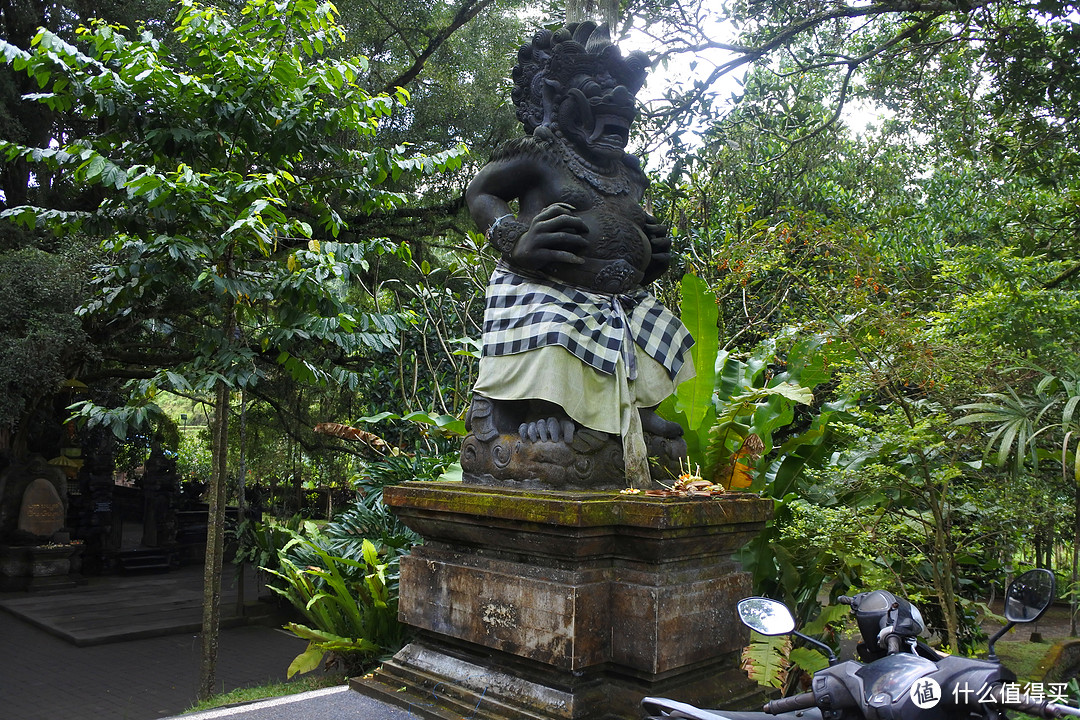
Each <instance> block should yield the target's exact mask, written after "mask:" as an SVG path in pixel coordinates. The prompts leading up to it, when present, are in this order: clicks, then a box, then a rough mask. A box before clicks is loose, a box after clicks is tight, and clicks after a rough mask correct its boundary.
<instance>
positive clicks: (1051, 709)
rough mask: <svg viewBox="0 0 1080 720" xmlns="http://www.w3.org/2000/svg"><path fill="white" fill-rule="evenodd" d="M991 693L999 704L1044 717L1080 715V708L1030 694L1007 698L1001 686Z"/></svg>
mask: <svg viewBox="0 0 1080 720" xmlns="http://www.w3.org/2000/svg"><path fill="white" fill-rule="evenodd" d="M991 693H992V697H993V698H994V701H995V702H996V703H997V704H998V705H1000V706H1001V707H1003V708H1007V709H1009V710H1018V711H1020V712H1022V713H1026V714H1028V715H1035V716H1037V717H1042V718H1061V717H1080V708H1074V707H1070V706H1068V705H1061V704H1058V703H1054V702H1050V701H1049V700H1047V699H1045V698H1043V699H1036V698H1033V697H1031V696H1030V695H1025V694H1021V695H1020V696H1019V697H1018V698H1015V699H1012V698H1010V699H1008V700H1006V699H1005V698H1004V697H1003V695H1004V691H1003V690H1002V688H1001V687H996V688H994V689H993V690H991Z"/></svg>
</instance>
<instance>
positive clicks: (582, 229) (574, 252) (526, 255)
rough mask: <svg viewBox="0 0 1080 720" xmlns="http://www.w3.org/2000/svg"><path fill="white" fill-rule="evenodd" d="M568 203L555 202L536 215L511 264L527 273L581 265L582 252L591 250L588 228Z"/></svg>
mask: <svg viewBox="0 0 1080 720" xmlns="http://www.w3.org/2000/svg"><path fill="white" fill-rule="evenodd" d="M573 213H574V208H573V206H571V205H568V204H566V203H552V204H551V205H548V206H547V207H546V208H544V209H543V210H541V211H540V212H538V213H536V216H535V217H534V218H533V219H532V223H531V224H530V225H529V229H528V230H526V231H525V234H524V235H522V236H521V237H520V238H519V239H518V241H517V243H516V244H515V245H514V249H513V250H512V251H511V252H510V261H511V262H512V263H513V264H515V265H517V266H518V267H521V268H524V269H526V270H537V269H539V268H541V267H543V266H545V265H550V264H552V263H566V264H569V265H580V264H581V263H583V262H585V260H584V259H583V258H582V257H581V256H580V254H579V253H581V252H582V251H584V250H585V249H586V248H588V247H589V241H588V240H586V239H585V234H586V233H588V231H589V228H588V226H587V225H586V224H585V221H584V220H582V219H581V218H580V217H578V216H577V215H574V214H573Z"/></svg>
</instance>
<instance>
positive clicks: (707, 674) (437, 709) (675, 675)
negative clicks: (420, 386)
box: [353, 483, 772, 720]
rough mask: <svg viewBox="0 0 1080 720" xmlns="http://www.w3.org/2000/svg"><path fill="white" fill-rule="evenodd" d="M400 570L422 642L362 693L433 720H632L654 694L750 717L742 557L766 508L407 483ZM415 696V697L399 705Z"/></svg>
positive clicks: (399, 495) (733, 501)
mask: <svg viewBox="0 0 1080 720" xmlns="http://www.w3.org/2000/svg"><path fill="white" fill-rule="evenodd" d="M384 499H385V501H386V502H387V504H388V505H389V506H390V507H391V508H392V509H393V510H394V512H395V513H396V514H397V515H398V517H400V518H401V519H402V520H403V521H404V522H405V523H406V524H407V525H408V526H409V527H411V528H413V529H414V530H416V531H417V532H419V533H420V534H421V535H423V537H424V544H423V545H421V546H418V547H416V548H414V549H413V552H412V553H411V554H410V555H409V556H407V557H405V558H403V559H402V562H401V584H400V588H401V597H400V605H399V615H400V618H401V619H402V620H403V621H404V622H405V623H407V624H409V625H411V626H413V627H415V628H416V629H417V631H418V636H417V639H416V640H415V641H414V642H413V643H411V644H410V645H408V646H407V647H406V648H405V649H403V650H402V651H401V652H399V653H398V654H397V655H396V656H394V658H393V659H392V660H391V661H389V662H387V663H386V664H384V665H383V666H382V667H381V668H380V669H379V670H378V671H377V672H376V673H375V674H374V675H373V676H370V677H368V678H366V679H355V680H354V681H353V683H354V687H356V688H357V689H360V690H361V691H363V692H366V693H369V694H376V695H379V696H381V697H382V698H383V699H385V700H387V701H389V702H395V703H397V704H400V705H402V706H404V707H408V708H410V709H412V710H413V712H416V713H418V714H420V715H421V716H423V717H434V718H449V717H454V718H460V717H462V716H468V715H469V713H470V712H473V711H475V712H476V714H475V715H473V717H480V718H530V719H536V720H538V719H540V718H544V719H545V720H554V719H556V718H558V719H565V720H570V719H581V718H589V719H594V718H595V719H600V718H637V717H640V714H639V712H638V710H637V705H638V703H639V702H640V700H641V698H642V697H644V696H646V695H664V696H670V697H675V698H678V699H680V700H685V701H687V702H692V703H695V704H701V705H709V706H718V705H726V706H731V705H735V706H743V705H746V704H747V702H748V700H749V698H750V697H752V696H754V695H755V694H756V692H757V691H756V687H754V686H752V685H751V684H750V683H749V681H748V680H747V679H746V675H745V673H743V672H742V671H741V670H739V668H738V655H739V652H740V651H741V650H742V648H743V647H744V646H745V645H746V644H747V640H748V638H747V632H746V630H745V628H744V627H743V626H742V625H741V624H740V623H739V622H738V618H737V617H736V614H735V603H736V602H737V601H738V600H739V599H740V598H742V597H745V596H746V595H749V594H751V593H750V580H749V576H748V574H747V573H745V572H743V571H742V570H741V569H740V568H739V566H738V564H737V563H736V562H735V561H734V560H733V558H732V554H733V553H734V552H735V551H736V550H738V549H739V548H740V547H742V546H743V545H744V544H745V543H746V542H747V541H748V540H750V539H751V538H752V537H753V536H754V534H756V533H757V532H759V531H760V530H761V528H762V527H763V526H764V523H765V521H766V519H767V518H768V517H769V515H770V513H771V508H772V505H771V503H770V502H769V501H768V500H764V499H761V498H758V497H756V496H754V495H748V494H741V493H732V494H731V495H728V496H724V497H722V498H719V499H704V500H702V499H691V498H680V497H649V496H626V495H620V494H618V493H601V492H545V491H526V490H514V489H507V488H483V487H474V486H468V485H458V484H456V483H408V484H406V485H403V486H397V487H392V488H387V489H386V490H385V494H384ZM402 688H405V689H406V691H405V692H401V690H402Z"/></svg>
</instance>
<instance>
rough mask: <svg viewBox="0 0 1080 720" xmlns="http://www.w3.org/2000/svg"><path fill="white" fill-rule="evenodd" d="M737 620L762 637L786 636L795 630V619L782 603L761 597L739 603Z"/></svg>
mask: <svg viewBox="0 0 1080 720" xmlns="http://www.w3.org/2000/svg"><path fill="white" fill-rule="evenodd" d="M738 607H739V619H740V620H742V621H743V624H744V625H746V626H747V627H748V628H750V629H751V630H754V631H756V632H759V633H761V634H762V635H787V634H788V633H790V632H792V631H793V630H794V629H795V618H794V617H792V615H791V611H790V610H788V609H787V606H786V605H784V603H782V602H778V601H776V600H771V599H769V598H763V597H749V598H743V599H742V600H740V601H739V605H738Z"/></svg>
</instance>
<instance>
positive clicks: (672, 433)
mask: <svg viewBox="0 0 1080 720" xmlns="http://www.w3.org/2000/svg"><path fill="white" fill-rule="evenodd" d="M641 429H642V430H644V431H645V434H646V435H659V436H660V437H664V438H679V437H682V434H683V430H682V425H679V423H676V422H671V421H670V420H665V419H664V418H662V417H660V416H659V415H657V414H656V408H654V407H652V408H641Z"/></svg>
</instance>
